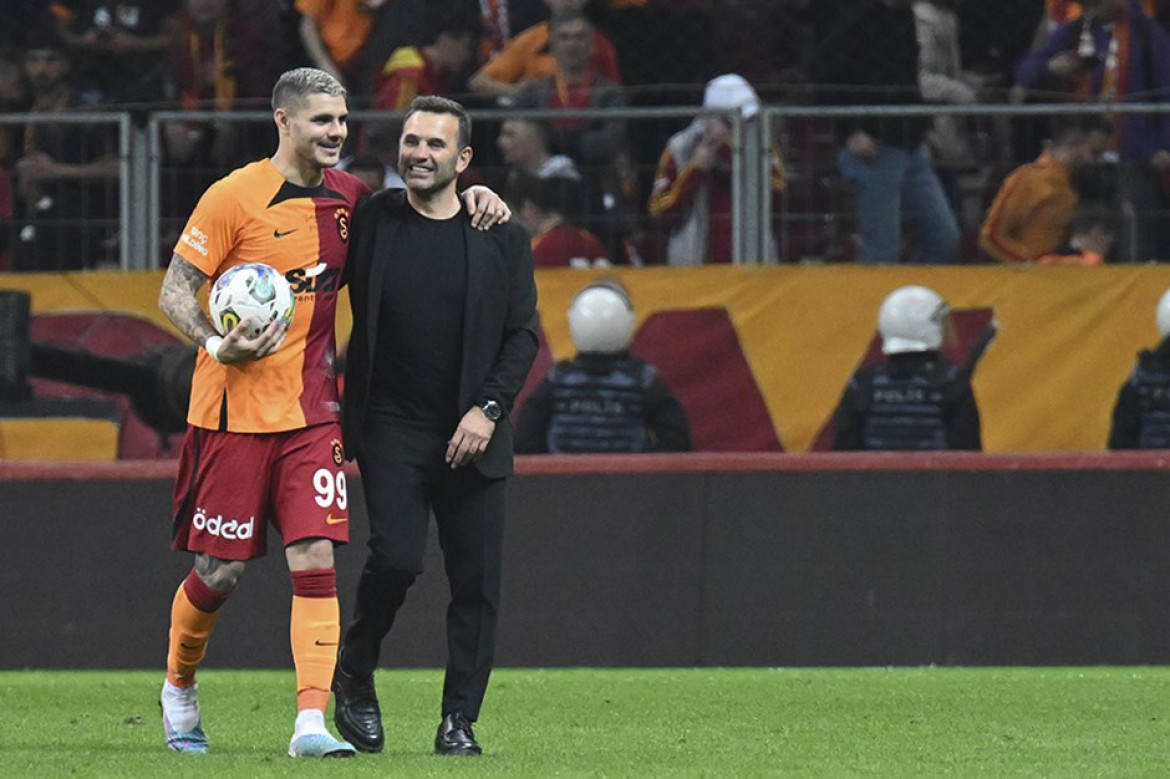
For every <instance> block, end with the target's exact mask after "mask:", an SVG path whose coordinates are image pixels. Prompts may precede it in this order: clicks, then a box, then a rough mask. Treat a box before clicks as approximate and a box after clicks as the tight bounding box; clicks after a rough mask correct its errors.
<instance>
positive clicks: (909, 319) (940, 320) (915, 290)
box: [878, 286, 950, 354]
mask: <svg viewBox="0 0 1170 779" xmlns="http://www.w3.org/2000/svg"><path fill="white" fill-rule="evenodd" d="M949 313H950V307H949V306H948V305H947V302H946V301H945V300H943V299H942V296H941V295H939V294H938V293H937V292H935V291H934V290H933V289H930V288H928V287H920V286H908V287H899V288H898V289H896V290H894V291H893V292H891V293H890V294H889V296H887V297H886V299H885V300H884V301H882V307H881V309H880V311H879V312H878V332H880V333H881V335H882V353H883V354H905V353H908V352H928V351H937V350H938V349H940V348H942V343H943V335H944V327H945V326H946V319H947V315H948V314H949Z"/></svg>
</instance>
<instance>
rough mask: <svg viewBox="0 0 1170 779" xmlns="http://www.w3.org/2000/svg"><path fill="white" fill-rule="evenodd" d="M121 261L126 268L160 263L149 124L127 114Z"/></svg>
mask: <svg viewBox="0 0 1170 779" xmlns="http://www.w3.org/2000/svg"><path fill="white" fill-rule="evenodd" d="M120 125H121V128H120V130H121V132H120V133H119V135H120V137H121V144H122V187H121V203H122V217H121V231H122V247H121V264H122V270H146V269H148V268H153V267H157V263H155V262H154V261H153V257H154V250H153V249H152V246H151V243H150V238H149V233H150V231H149V227H148V225H149V220H148V217H147V211H148V210H149V197H148V193H149V192H150V187H149V176H148V168H149V166H148V151H149V149H148V144H147V124H146V122H137V121H134V119H133V118H132V117H131V116H130V114H123V116H122V119H121V122H120Z"/></svg>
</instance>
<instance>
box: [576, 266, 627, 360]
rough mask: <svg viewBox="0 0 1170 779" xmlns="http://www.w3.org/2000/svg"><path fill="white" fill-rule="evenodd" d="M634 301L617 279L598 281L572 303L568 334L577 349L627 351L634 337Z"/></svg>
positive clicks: (582, 291)
mask: <svg viewBox="0 0 1170 779" xmlns="http://www.w3.org/2000/svg"><path fill="white" fill-rule="evenodd" d="M634 321H635V317H634V304H633V302H632V301H631V300H630V295H629V293H628V292H626V290H625V288H624V287H622V286H621V285H620V284H618V283H617V282H614V281H597V282H594V283H592V284H590V285H589V286H587V287H585V289H583V290H581V291H580V292H578V293H577V296H576V297H575V298H573V302H572V304H571V305H570V306H569V335H571V336H572V338H573V343H574V344H575V345H576V347H577V351H578V352H591V353H601V354H606V353H614V352H624V351H625V350H626V349H628V348H629V347H630V342H631V341H632V340H633V339H634Z"/></svg>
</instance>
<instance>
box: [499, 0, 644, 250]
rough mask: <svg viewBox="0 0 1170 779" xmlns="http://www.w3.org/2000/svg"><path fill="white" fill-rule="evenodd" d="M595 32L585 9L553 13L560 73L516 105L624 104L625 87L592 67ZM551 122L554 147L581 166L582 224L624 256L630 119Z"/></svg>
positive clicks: (531, 87) (531, 88)
mask: <svg viewBox="0 0 1170 779" xmlns="http://www.w3.org/2000/svg"><path fill="white" fill-rule="evenodd" d="M593 33H594V30H593V25H592V24H590V22H589V20H588V19H586V18H585V16H584V15H582V14H568V13H567V14H563V15H560V16H557V17H555V18H553V19H552V20H551V21H550V22H549V44H550V47H551V50H552V54H553V57H554V58H555V59H556V62H557V73H556V75H554V76H549V77H546V78H542V79H538V80H536V81H532V82H529V83H528V84H527V85H526V86H525V87H524V88H523V89H522V90H521V91H520V92H519V93H518V94H517V95H516V100H515V105H516V107H517V108H531V109H552V110H558V111H559V110H570V111H571V110H579V109H584V108H620V107H622V106H624V105H625V100H624V98H623V96H622V90H621V87H619V86H618V85H617V84H615V83H614V82H612V81H610V80H609V79H607V78H605V77H604V76H602V75H599V74H597V73H594V72H593V71H592V70H591V69H590V65H589V62H590V58H591V56H592V51H593V43H594V40H595V36H594V34H593ZM547 126H548V129H549V139H550V149H551V150H552V151H553V152H554V153H557V154H565V155H567V156H569V157H570V158H571V159H572V160H573V161H574V162H576V163H577V166H578V168H579V169H580V171H581V177H582V181H583V182H584V193H585V194H584V202H585V203H586V211H587V213H586V215H585V217H584V218H583V219H582V221H581V224H582V226H584V227H587V228H589V229H590V230H592V231H593V232H594V233H595V234H596V235H598V236H600V237H601V238H602V239H603V240H604V241H605V242H606V245H607V246H609V248H610V252H611V253H612V254H611V256H618V254H619V253H620V252H621V246H622V242H623V240H624V238H625V237H626V236H627V235H628V234H629V232H630V231H631V229H632V225H631V223H632V209H631V208H630V194H631V190H632V184H631V183H630V181H629V175H628V171H629V160H628V157H627V156H626V123H625V120H623V119H620V118H602V119H589V118H579V117H573V118H564V119H561V118H559V117H558V118H556V119H552V120H550V121H549V122H548V125H547Z"/></svg>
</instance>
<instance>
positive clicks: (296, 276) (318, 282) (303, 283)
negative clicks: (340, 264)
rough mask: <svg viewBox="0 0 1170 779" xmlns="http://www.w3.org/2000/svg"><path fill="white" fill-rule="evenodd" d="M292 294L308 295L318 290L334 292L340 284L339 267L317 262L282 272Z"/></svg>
mask: <svg viewBox="0 0 1170 779" xmlns="http://www.w3.org/2000/svg"><path fill="white" fill-rule="evenodd" d="M284 277H285V279H287V280H288V285H289V286H290V287H292V291H293V294H294V295H310V294H317V293H318V292H336V291H337V289H338V287H340V286H341V269H340V268H330V267H329V266H328V265H326V264H325V263H323V262H319V263H317V264H316V265H314V266H313V267H311V268H296V269H294V270H290V271H289V272H288V273H286V274H284Z"/></svg>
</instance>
